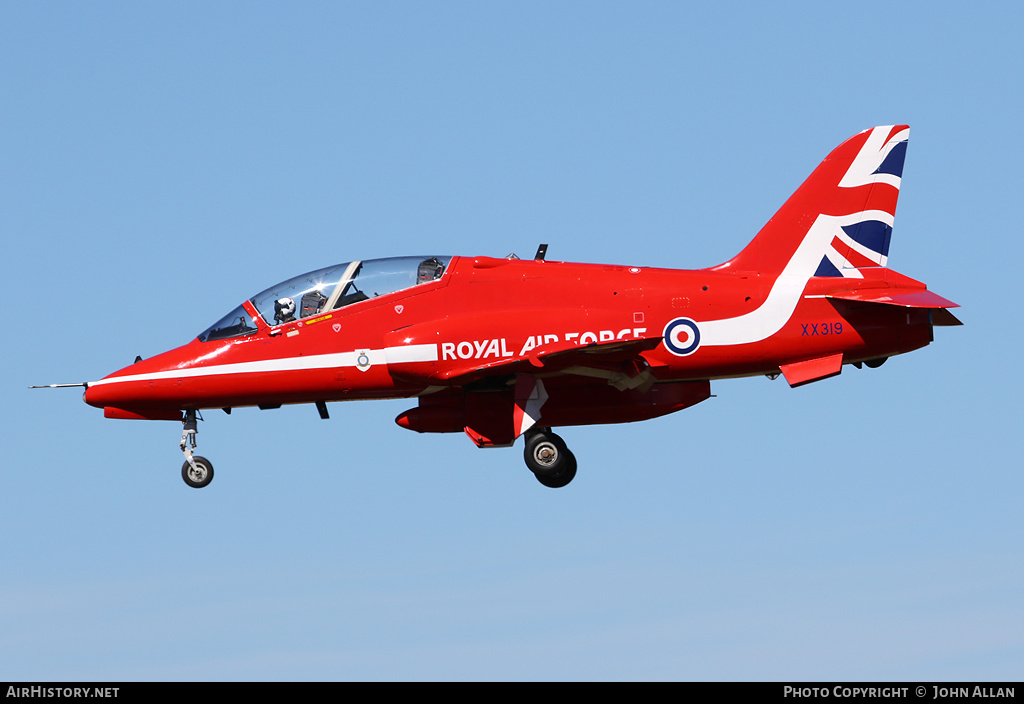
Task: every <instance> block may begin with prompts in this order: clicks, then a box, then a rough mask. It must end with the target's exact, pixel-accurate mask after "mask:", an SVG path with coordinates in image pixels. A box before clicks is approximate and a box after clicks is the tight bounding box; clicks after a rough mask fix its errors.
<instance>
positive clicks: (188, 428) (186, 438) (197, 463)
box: [180, 410, 213, 489]
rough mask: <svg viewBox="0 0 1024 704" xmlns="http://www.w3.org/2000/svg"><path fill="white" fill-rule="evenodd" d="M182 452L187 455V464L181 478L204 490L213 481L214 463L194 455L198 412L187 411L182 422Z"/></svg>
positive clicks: (195, 487) (193, 486)
mask: <svg viewBox="0 0 1024 704" xmlns="http://www.w3.org/2000/svg"><path fill="white" fill-rule="evenodd" d="M181 424H182V426H184V427H183V429H182V431H181V444H180V447H181V452H182V453H183V454H184V455H185V464H183V465H181V478H182V479H184V480H185V483H186V484H188V485H189V486H190V487H192V488H193V489H202V488H203V487H204V486H206V485H207V484H209V483H210V482H212V481H213V463H212V462H210V460H208V459H206V458H205V457H200V456H199V455H193V454H192V450H194V449H195V447H196V433H197V432H198V431H197V430H196V412H195V410H188V411H185V416H184V418H182V420H181Z"/></svg>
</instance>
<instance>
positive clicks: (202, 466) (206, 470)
mask: <svg viewBox="0 0 1024 704" xmlns="http://www.w3.org/2000/svg"><path fill="white" fill-rule="evenodd" d="M192 461H193V462H195V463H196V469H192V465H190V464H189V463H188V462H186V463H185V464H183V465H181V478H182V479H184V480H185V483H186V484H188V485H189V486H190V487H192V488H193V489H202V488H203V487H204V486H206V485H207V484H209V483H210V482H212V481H213V463H212V462H210V460H208V459H206V458H205V457H200V456H199V455H193V456H192Z"/></svg>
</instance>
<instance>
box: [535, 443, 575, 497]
mask: <svg viewBox="0 0 1024 704" xmlns="http://www.w3.org/2000/svg"><path fill="white" fill-rule="evenodd" d="M566 453H567V456H566V462H565V468H564V469H562V470H560V471H559V472H557V473H556V474H551V475H548V474H545V475H543V476H542V475H540V474H534V476H535V477H537V481H539V482H540V483H541V484H543V485H544V486H546V487H548V488H549V489H561V488H562V487H563V486H565V485H566V484H568V483H569V482H571V481H572V480H573V478H574V477H575V476H576V455H574V454H572V452H571V451H570V450H566Z"/></svg>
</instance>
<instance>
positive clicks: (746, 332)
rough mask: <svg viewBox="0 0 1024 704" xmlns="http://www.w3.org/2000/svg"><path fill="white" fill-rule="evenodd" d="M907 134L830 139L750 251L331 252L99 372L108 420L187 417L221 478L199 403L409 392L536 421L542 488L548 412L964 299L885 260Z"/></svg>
mask: <svg viewBox="0 0 1024 704" xmlns="http://www.w3.org/2000/svg"><path fill="white" fill-rule="evenodd" d="M909 133H910V130H909V128H908V127H906V126H905V125H901V126H889V127H875V128H874V129H870V130H866V131H864V132H861V133H860V134H858V135H856V136H854V137H852V138H851V139H849V140H847V141H846V142H844V143H843V144H841V145H840V146H839V147H837V148H836V149H835V150H834V151H833V152H832V153H831V154H829V156H828V157H827V158H826V159H825V160H824V161H823V162H822V163H821V164H820V165H819V166H818V168H817V169H815V171H814V173H812V174H811V175H810V177H809V178H808V179H807V180H806V181H805V182H804V183H803V185H802V186H800V188H799V189H797V191H796V193H794V194H793V195H792V196H791V197H790V199H789V200H788V201H786V203H785V205H783V206H782V208H781V209H780V210H779V211H778V212H777V213H776V214H775V216H774V217H772V219H771V220H769V221H768V224H766V225H765V226H764V228H762V230H761V231H760V232H759V233H758V234H757V236H756V237H755V238H754V240H753V241H752V242H751V243H750V244H749V245H747V247H746V248H745V249H744V250H743V251H742V252H740V253H739V254H738V255H737V256H735V257H734V258H732V259H730V260H729V261H727V262H725V263H724V264H721V265H720V266H715V267H712V268H709V269H698V270H694V271H683V270H673V269H660V268H654V267H641V266H606V265H599V264H573V263H564V262H552V261H545V259H544V255H545V252H546V245H542V246H541V248H540V249H539V250H538V252H537V255H536V257H535V258H534V259H533V260H520V259H517V258H516V257H515V256H514V255H513V256H509V257H508V258H505V259H492V258H490V257H452V256H418V257H398V258H390V259H371V260H365V261H353V262H348V263H345V264H338V265H335V266H330V267H327V268H324V269H318V270H316V271H312V272H309V273H308V274H303V275H301V276H296V277H295V278H291V279H288V280H287V281H284V282H282V283H280V284H277V285H276V286H271V287H270V288H268V289H267V290H266V291H263V292H262V293H259V294H257V295H255V296H253V297H252V298H250V299H248V300H246V301H244V302H243V303H242V304H241V305H240V306H238V307H237V308H235V309H234V310H233V311H231V312H230V313H228V314H227V315H225V316H224V317H223V318H222V319H221V320H219V321H217V322H216V323H214V324H213V325H212V326H210V327H209V328H208V329H207V330H205V331H203V332H202V333H201V334H200V335H199V336H198V337H197V338H195V339H193V340H192V341H191V342H189V343H188V344H186V345H184V346H182V347H179V348H177V349H174V350H171V351H169V352H165V353H163V354H160V355H157V356H155V357H152V358H150V359H145V360H143V359H137V360H136V362H135V363H134V364H132V365H131V366H128V367H125V368H124V369H121V370H119V371H116V372H114V373H113V374H111V375H109V376H107V377H105V378H103V379H101V380H99V381H93V382H88V383H86V384H78V385H79V386H82V385H84V386H85V387H86V390H85V394H84V399H85V402H86V403H88V404H89V405H91V406H96V407H98V408H102V409H103V411H104V415H105V416H106V417H107V418H134V419H146V420H177V421H181V422H182V423H183V424H184V431H183V433H182V437H181V442H180V447H181V450H182V452H183V453H184V455H185V463H184V465H183V466H182V477H183V478H184V480H185V482H186V483H187V484H188V485H189V486H192V487H197V488H198V487H204V486H206V485H207V484H209V482H210V480H211V479H212V478H213V466H212V465H211V464H210V462H209V461H208V460H207V459H205V458H203V457H200V456H198V455H195V454H193V452H192V450H193V448H195V446H196V419H197V412H198V411H199V410H201V409H211V408H222V409H224V410H225V411H227V412H230V411H231V409H232V408H235V407H238V406H259V407H260V408H264V409H265V408H277V407H279V406H281V405H282V404H292V403H311V404H315V405H316V407H317V409H318V410H319V413H320V416H321V417H322V418H327V417H328V414H327V405H326V404H327V402H329V401H349V400H357V399H380V398H409V399H413V398H414V399H416V406H415V407H413V408H410V409H409V410H407V411H405V412H404V413H402V414H400V415H399V416H398V417H397V418H396V419H395V422H396V423H398V425H400V426H401V427H403V428H407V429H409V430H415V431H417V432H420V433H456V432H465V433H466V435H468V436H469V438H470V440H472V441H473V442H474V443H476V444H477V446H479V447H505V446H510V445H512V444H513V442H514V441H515V440H516V438H518V437H519V436H520V435H522V436H524V438H525V459H526V464H527V466H528V467H529V469H530V470H531V471H532V472H533V473H534V475H535V476H536V478H537V479H538V480H539V481H540V482H541V483H542V484H544V485H545V486H549V487H561V486H565V485H566V484H568V483H569V482H570V481H571V480H572V478H573V477H574V476H575V474H576V459H575V457H574V456H573V454H572V452H570V451H569V450H568V449H567V448H566V446H565V444H564V443H563V441H562V440H561V439H560V438H559V437H558V436H557V435H555V434H554V433H552V432H551V428H553V427H559V426H567V425H587V424H591V423H626V422H631V421H638V420H645V419H647V418H655V417H657V416H662V415H665V414H668V413H673V412H675V411H679V410H682V409H684V408H687V407H689V406H692V405H694V404H697V403H700V402H701V401H703V400H705V399H707V398H709V397H710V395H711V389H710V381H711V380H712V379H722V378H728V377H741V376H755V375H767V376H769V377H771V378H775V377H776V376H778V375H779V374H782V375H783V376H784V377H785V378H786V380H787V381H788V382H789V384H790V385H791V386H799V385H801V384H806V383H809V382H812V381H817V380H819V379H824V378H827V377H830V376H833V375H836V374H839V372H840V370H841V368H842V365H843V364H853V365H854V366H857V367H860V366H861V365H862V364H863V365H866V366H868V367H877V366H878V365H880V364H881V363H882V362H884V361H885V360H886V358H888V357H890V356H892V355H895V354H900V353H903V352H909V351H911V350H915V349H918V348H919V347H924V346H925V345H927V344H928V343H929V342H930V341H931V340H932V328H933V326H935V325H959V324H960V321H958V320H957V319H956V318H955V317H954V316H953V315H952V313H950V312H949V311H948V310H947V309H948V308H953V307H956V306H957V304H955V303H953V302H951V301H948V300H946V299H945V298H942V297H940V296H938V295H936V294H934V293H932V292H931V291H929V290H928V289H927V287H926V286H925V285H924V284H923V283H920V282H918V281H915V280H914V279H911V278H909V277H907V276H904V275H902V274H898V273H896V272H895V271H893V270H892V269H889V268H887V267H886V259H887V256H888V252H889V240H890V236H891V234H892V225H893V217H894V215H895V212H896V201H897V198H898V196H899V189H900V180H901V177H902V173H903V160H904V156H905V154H906V148H907V139H908V136H909Z"/></svg>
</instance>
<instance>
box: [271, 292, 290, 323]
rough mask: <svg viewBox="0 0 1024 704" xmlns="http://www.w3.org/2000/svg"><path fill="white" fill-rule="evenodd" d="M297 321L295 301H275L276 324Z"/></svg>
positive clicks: (288, 299) (287, 299)
mask: <svg viewBox="0 0 1024 704" xmlns="http://www.w3.org/2000/svg"><path fill="white" fill-rule="evenodd" d="M293 320H295V301H293V300H292V299H290V298H279V299H277V300H276V301H274V323H275V324H280V323H290V322H292V321H293Z"/></svg>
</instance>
